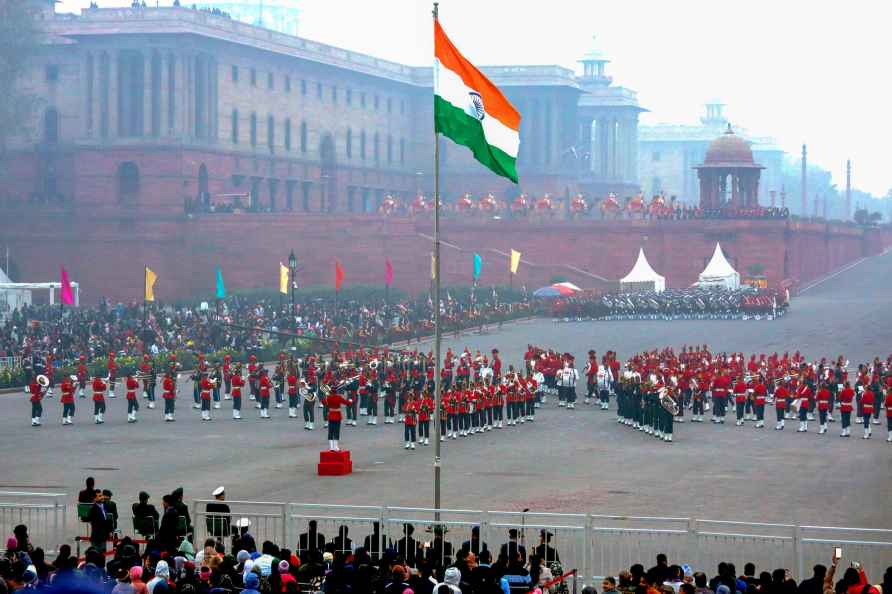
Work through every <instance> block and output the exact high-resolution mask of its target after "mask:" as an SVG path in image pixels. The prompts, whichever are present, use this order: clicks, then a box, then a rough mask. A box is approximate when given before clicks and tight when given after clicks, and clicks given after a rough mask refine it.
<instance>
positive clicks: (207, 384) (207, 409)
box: [198, 373, 214, 421]
mask: <svg viewBox="0 0 892 594" xmlns="http://www.w3.org/2000/svg"><path fill="white" fill-rule="evenodd" d="M213 388H214V385H213V384H212V383H211V380H210V379H208V374H207V373H202V374H201V379H200V380H199V383H198V397H199V398H200V399H201V420H202V421H210V420H211V390H212V389H213Z"/></svg>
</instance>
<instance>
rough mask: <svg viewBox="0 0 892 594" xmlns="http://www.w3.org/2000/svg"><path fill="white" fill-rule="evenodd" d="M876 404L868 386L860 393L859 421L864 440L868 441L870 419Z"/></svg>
mask: <svg viewBox="0 0 892 594" xmlns="http://www.w3.org/2000/svg"><path fill="white" fill-rule="evenodd" d="M875 404H876V398H875V397H874V394H873V390H871V389H870V386H867V387H866V388H864V391H863V392H862V393H861V419H862V421H863V422H864V439H870V433H871V431H870V429H871V427H870V417H871V416H872V415H873V407H874V405H875Z"/></svg>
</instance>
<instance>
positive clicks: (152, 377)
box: [139, 354, 157, 408]
mask: <svg viewBox="0 0 892 594" xmlns="http://www.w3.org/2000/svg"><path fill="white" fill-rule="evenodd" d="M139 371H140V374H141V375H142V395H143V397H144V398H146V399H147V400H148V401H149V404H148V407H149V408H155V382H156V381H157V375H156V373H155V362H154V361H152V359H151V357H149V355H148V354H145V355H143V356H142V365H141V366H140V368H139Z"/></svg>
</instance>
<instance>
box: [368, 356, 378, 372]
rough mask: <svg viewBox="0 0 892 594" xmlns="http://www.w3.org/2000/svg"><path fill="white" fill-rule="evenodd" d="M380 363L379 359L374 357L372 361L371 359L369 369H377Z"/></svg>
mask: <svg viewBox="0 0 892 594" xmlns="http://www.w3.org/2000/svg"><path fill="white" fill-rule="evenodd" d="M379 364H380V363H379V361H378V359H372V360H371V361H369V369H371V370H372V371H376V370H377V369H378V365H379Z"/></svg>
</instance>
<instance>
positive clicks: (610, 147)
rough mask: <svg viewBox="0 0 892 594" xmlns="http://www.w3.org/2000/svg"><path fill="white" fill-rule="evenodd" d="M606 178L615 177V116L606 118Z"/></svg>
mask: <svg viewBox="0 0 892 594" xmlns="http://www.w3.org/2000/svg"><path fill="white" fill-rule="evenodd" d="M607 179H610V180H615V179H616V118H614V117H609V118H607Z"/></svg>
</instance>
